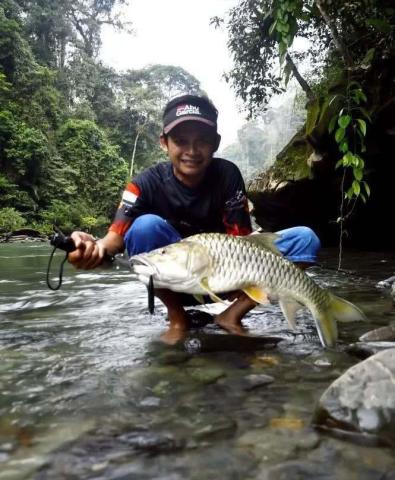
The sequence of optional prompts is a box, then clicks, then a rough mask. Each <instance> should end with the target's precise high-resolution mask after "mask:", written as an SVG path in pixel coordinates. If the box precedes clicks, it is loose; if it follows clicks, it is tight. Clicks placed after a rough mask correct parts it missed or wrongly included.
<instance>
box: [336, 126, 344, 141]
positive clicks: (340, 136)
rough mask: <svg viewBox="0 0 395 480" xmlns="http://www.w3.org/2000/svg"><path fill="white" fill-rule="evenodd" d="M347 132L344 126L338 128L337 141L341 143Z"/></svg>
mask: <svg viewBox="0 0 395 480" xmlns="http://www.w3.org/2000/svg"><path fill="white" fill-rule="evenodd" d="M345 134H346V131H345V130H344V128H338V129H337V130H336V133H335V140H336V142H337V143H340V142H341V141H342V140H343V138H344V135H345Z"/></svg>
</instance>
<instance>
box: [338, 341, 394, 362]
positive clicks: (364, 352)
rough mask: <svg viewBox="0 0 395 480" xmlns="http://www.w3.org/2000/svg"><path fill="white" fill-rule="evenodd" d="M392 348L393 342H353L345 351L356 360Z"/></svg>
mask: <svg viewBox="0 0 395 480" xmlns="http://www.w3.org/2000/svg"><path fill="white" fill-rule="evenodd" d="M394 347H395V342H355V343H351V344H350V345H348V347H347V348H346V351H347V352H348V353H349V354H351V355H354V356H356V357H358V358H361V359H365V358H368V357H370V356H371V355H374V354H376V353H379V352H382V351H383V350H388V349H389V348H394Z"/></svg>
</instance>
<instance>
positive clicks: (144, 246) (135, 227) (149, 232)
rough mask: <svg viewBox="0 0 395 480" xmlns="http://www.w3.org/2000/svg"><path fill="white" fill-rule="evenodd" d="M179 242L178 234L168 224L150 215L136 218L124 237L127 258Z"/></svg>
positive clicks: (156, 216) (160, 218)
mask: <svg viewBox="0 0 395 480" xmlns="http://www.w3.org/2000/svg"><path fill="white" fill-rule="evenodd" d="M179 240H181V236H180V234H179V233H178V232H177V230H176V229H175V228H174V227H173V226H172V225H170V223H167V222H166V220H164V219H163V218H162V217H159V216H158V215H154V214H151V213H148V214H145V215H141V216H140V217H137V218H136V220H134V222H133V223H132V226H131V227H130V228H129V230H128V231H127V232H126V234H125V236H124V242H125V247H126V250H127V252H128V255H129V256H131V255H137V254H138V253H143V252H149V251H151V250H154V249H155V248H160V247H164V246H165V245H169V244H170V243H175V242H178V241H179Z"/></svg>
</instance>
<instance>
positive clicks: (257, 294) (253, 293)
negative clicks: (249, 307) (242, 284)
mask: <svg viewBox="0 0 395 480" xmlns="http://www.w3.org/2000/svg"><path fill="white" fill-rule="evenodd" d="M243 292H244V293H245V294H246V295H248V296H249V297H250V298H251V300H254V302H257V303H269V299H268V297H267V295H266V293H265V292H264V291H263V290H262V289H261V288H259V287H256V286H255V285H254V286H252V287H247V288H243Z"/></svg>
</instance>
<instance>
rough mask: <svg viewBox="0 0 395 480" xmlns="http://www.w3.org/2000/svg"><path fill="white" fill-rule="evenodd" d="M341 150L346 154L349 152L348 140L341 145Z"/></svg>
mask: <svg viewBox="0 0 395 480" xmlns="http://www.w3.org/2000/svg"><path fill="white" fill-rule="evenodd" d="M339 150H340V151H341V152H342V153H346V152H347V151H348V142H347V140H343V142H342V143H341V144H340V145H339Z"/></svg>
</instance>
